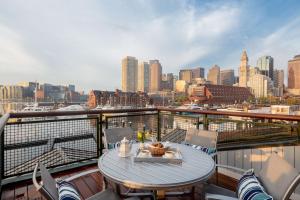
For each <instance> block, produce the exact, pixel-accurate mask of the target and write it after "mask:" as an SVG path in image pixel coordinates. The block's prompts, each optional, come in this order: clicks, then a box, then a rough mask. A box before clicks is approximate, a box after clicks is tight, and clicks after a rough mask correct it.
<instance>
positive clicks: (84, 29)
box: [0, 0, 300, 92]
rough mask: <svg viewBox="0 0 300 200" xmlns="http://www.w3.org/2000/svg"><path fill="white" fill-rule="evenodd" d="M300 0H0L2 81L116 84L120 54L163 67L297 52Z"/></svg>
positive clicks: (230, 63) (232, 63) (283, 63)
mask: <svg viewBox="0 0 300 200" xmlns="http://www.w3.org/2000/svg"><path fill="white" fill-rule="evenodd" d="M299 10H300V1H298V0H248V1H247V0H239V1H233V0H232V1H231V0H227V1H225V0H224V1H223V0H220V1H217V0H216V1H213V0H207V1H204V0H203V1H201V0H197V1H196V0H195V1H192V0H163V1H162V0H152V1H151V0H119V1H118V0H101V1H99V0H89V1H85V0H81V1H80V0H72V1H71V0H43V1H40V0H27V1H22V0H0V84H15V83H17V82H19V81H38V82H41V83H45V82H46V83H53V84H62V85H66V84H75V85H76V89H77V90H85V91H86V92H88V91H89V90H91V89H100V90H115V89H116V88H121V59H122V58H123V57H125V56H135V57H136V58H137V59H138V60H139V61H148V60H150V59H159V60H160V62H161V64H162V66H163V73H174V74H178V72H179V70H180V69H184V68H192V67H196V66H201V67H204V68H205V69H206V72H207V71H208V69H209V68H210V67H211V66H212V65H214V64H217V65H219V66H220V67H221V69H230V68H233V69H235V73H236V75H237V72H238V71H237V70H238V66H239V62H240V56H241V54H242V51H243V50H244V49H245V50H246V51H247V53H248V57H249V64H250V65H251V66H255V65H256V61H257V59H258V58H259V57H260V56H264V55H271V56H272V57H273V58H274V63H275V64H274V67H275V68H278V69H284V70H285V72H286V69H287V62H288V60H290V59H292V58H293V56H294V55H297V54H300V12H299Z"/></svg>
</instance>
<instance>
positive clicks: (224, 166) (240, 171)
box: [216, 164, 247, 174]
mask: <svg viewBox="0 0 300 200" xmlns="http://www.w3.org/2000/svg"><path fill="white" fill-rule="evenodd" d="M216 167H217V168H224V169H230V170H232V171H237V172H239V173H241V174H243V173H245V172H246V171H247V170H244V169H241V168H237V167H232V166H228V165H219V164H216Z"/></svg>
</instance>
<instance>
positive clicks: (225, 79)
mask: <svg viewBox="0 0 300 200" xmlns="http://www.w3.org/2000/svg"><path fill="white" fill-rule="evenodd" d="M220 83H221V85H229V86H232V85H233V84H234V70H233V69H226V70H221V72H220Z"/></svg>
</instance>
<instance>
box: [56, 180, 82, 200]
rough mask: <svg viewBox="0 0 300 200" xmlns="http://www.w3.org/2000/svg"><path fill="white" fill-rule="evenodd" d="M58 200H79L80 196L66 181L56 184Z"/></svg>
mask: <svg viewBox="0 0 300 200" xmlns="http://www.w3.org/2000/svg"><path fill="white" fill-rule="evenodd" d="M57 187H58V197H59V200H80V195H79V193H78V191H77V190H76V188H75V187H74V186H73V185H72V184H71V183H69V182H67V181H64V180H62V181H59V182H57Z"/></svg>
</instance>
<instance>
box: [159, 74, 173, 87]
mask: <svg viewBox="0 0 300 200" xmlns="http://www.w3.org/2000/svg"><path fill="white" fill-rule="evenodd" d="M173 82H174V76H173V74H172V73H168V74H163V75H162V82H161V90H168V91H172V90H173V89H174V84H173Z"/></svg>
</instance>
